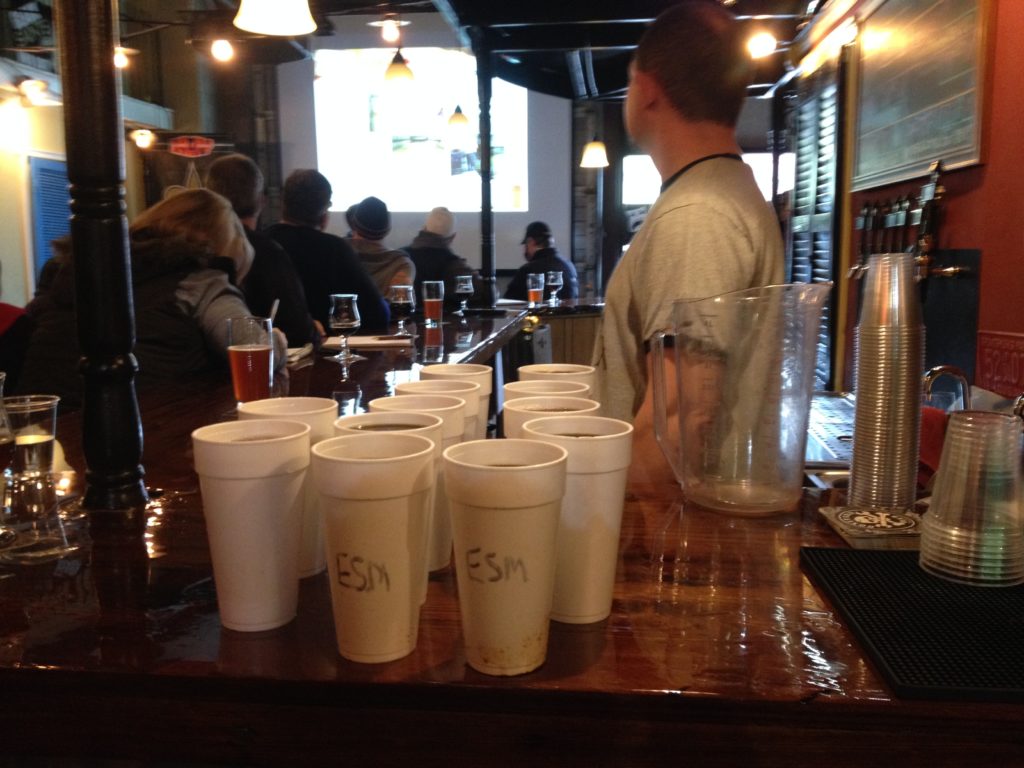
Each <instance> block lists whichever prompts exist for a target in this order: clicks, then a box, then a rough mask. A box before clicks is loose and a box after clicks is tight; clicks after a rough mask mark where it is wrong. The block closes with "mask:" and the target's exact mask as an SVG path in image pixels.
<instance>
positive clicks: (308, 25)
mask: <svg viewBox="0 0 1024 768" xmlns="http://www.w3.org/2000/svg"><path fill="white" fill-rule="evenodd" d="M234 24H235V26H236V27H238V28H239V29H244V30H245V31H246V32H254V33H255V34H257V35H272V36H276V37H294V36H296V35H308V34H310V33H311V32H314V31H316V22H315V21H313V14H311V13H310V12H309V0H242V2H241V4H240V5H239V7H238V14H237V15H236V16H235V21H234Z"/></svg>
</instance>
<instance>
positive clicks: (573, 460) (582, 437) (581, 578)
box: [523, 416, 633, 624]
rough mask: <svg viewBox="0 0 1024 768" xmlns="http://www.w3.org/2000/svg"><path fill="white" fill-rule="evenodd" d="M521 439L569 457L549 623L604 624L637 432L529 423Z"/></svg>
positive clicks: (622, 425) (588, 420)
mask: <svg viewBox="0 0 1024 768" xmlns="http://www.w3.org/2000/svg"><path fill="white" fill-rule="evenodd" d="M523 437H524V438H526V439H527V440H543V441H544V442H548V443H552V444H554V445H559V446H561V447H562V448H565V450H566V452H567V453H568V454H569V460H568V466H567V469H566V481H565V498H564V499H563V500H562V515H561V518H560V522H559V525H558V556H557V561H558V564H557V567H556V570H555V593H554V598H553V601H552V604H551V618H552V619H554V620H555V621H562V622H566V623H569V624H589V623H590V622H594V621H602V620H603V619H606V618H607V617H608V615H609V614H610V613H611V609H612V594H613V592H614V589H615V567H616V564H617V563H618V556H619V532H620V530H621V527H622V508H623V501H624V498H625V492H626V474H627V470H628V469H629V462H630V459H631V457H632V449H633V427H632V425H631V424H629V423H628V422H625V421H619V420H618V419H607V418H603V417H600V416H553V417H547V418H542V419H533V420H532V421H528V422H526V424H524V425H523Z"/></svg>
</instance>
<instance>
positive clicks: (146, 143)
mask: <svg viewBox="0 0 1024 768" xmlns="http://www.w3.org/2000/svg"><path fill="white" fill-rule="evenodd" d="M128 138H130V139H131V140H132V141H134V142H135V146H136V147H138V148H139V149H149V148H150V147H152V146H153V144H154V142H156V134H155V133H153V132H152V131H151V130H149V129H148V128H137V129H136V130H134V131H132V132H131V133H130V134H128Z"/></svg>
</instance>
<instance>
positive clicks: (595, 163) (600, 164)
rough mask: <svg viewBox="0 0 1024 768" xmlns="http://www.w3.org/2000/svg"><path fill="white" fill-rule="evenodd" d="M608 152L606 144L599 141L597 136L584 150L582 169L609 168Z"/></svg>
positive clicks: (581, 162)
mask: <svg viewBox="0 0 1024 768" xmlns="http://www.w3.org/2000/svg"><path fill="white" fill-rule="evenodd" d="M607 167H608V152H607V150H606V149H605V146H604V142H603V141H598V139H597V136H595V137H594V140H593V141H591V142H589V143H588V144H587V146H585V147H584V148H583V158H582V159H581V160H580V168H607Z"/></svg>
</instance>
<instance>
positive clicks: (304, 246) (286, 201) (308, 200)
mask: <svg viewBox="0 0 1024 768" xmlns="http://www.w3.org/2000/svg"><path fill="white" fill-rule="evenodd" d="M331 194H332V190H331V183H330V182H329V181H328V180H327V177H326V176H324V175H323V174H322V173H320V172H319V171H316V170H313V169H312V168H306V169H300V170H296V171H292V172H291V174H289V176H288V178H287V179H285V182H284V191H283V194H282V203H283V205H284V211H283V214H282V220H281V222H280V223H279V224H274V225H273V226H270V227H267V229H265V230H264V232H265V233H266V234H268V235H269V236H270V237H272V238H273V239H274V240H276V241H277V242H278V243H280V244H281V246H282V247H283V248H284V249H285V251H287V252H288V255H289V256H291V258H292V263H293V264H294V265H295V271H296V272H298V273H299V279H300V280H301V281H302V287H303V289H304V290H305V292H306V305H307V306H308V308H309V313H310V314H311V315H312V316H313V319H314V320H316V321H317V322H318V323H320V325H321V327H323V328H326V327H328V325H329V323H328V322H327V315H328V312H330V309H331V294H332V293H354V294H356V295H357V296H359V315H360V319H361V320H362V324H363V325H362V327H363V328H364V329H367V330H373V331H383V330H385V329H386V328H387V326H388V320H389V317H390V316H389V314H388V307H387V304H386V303H385V301H384V299H383V297H382V296H381V293H380V291H379V290H377V286H376V285H375V284H374V282H373V280H372V279H371V278H370V275H369V274H368V273H367V271H366V270H365V269H363V267H362V265H361V264H360V263H359V259H358V258H357V257H356V255H355V253H354V252H353V251H352V248H351V247H350V246H349V244H348V242H347V241H345V240H343V239H342V238H340V237H338V236H337V235H332V234H330V233H329V232H325V231H324V230H325V229H326V228H327V221H328V217H329V211H330V208H331Z"/></svg>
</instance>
